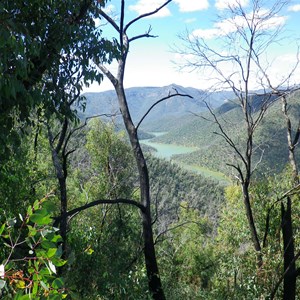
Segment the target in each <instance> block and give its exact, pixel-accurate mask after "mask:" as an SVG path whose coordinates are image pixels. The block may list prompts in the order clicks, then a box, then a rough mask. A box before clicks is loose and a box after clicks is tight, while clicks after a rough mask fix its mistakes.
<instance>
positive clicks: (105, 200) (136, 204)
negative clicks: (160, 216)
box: [54, 198, 146, 226]
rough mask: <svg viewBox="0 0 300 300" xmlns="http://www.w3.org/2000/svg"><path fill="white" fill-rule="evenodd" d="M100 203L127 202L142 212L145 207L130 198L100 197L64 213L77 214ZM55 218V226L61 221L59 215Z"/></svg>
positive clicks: (70, 215)
mask: <svg viewBox="0 0 300 300" xmlns="http://www.w3.org/2000/svg"><path fill="white" fill-rule="evenodd" d="M102 204H128V205H132V206H135V207H137V208H139V209H140V210H141V211H142V212H145V211H146V208H145V207H144V206H143V205H142V204H140V203H139V202H137V201H135V200H131V199H124V198H119V199H101V200H95V201H93V202H90V203H87V204H85V205H82V206H80V207H76V208H74V209H72V210H69V211H68V212H67V213H66V216H65V217H72V216H73V215H75V214H78V213H79V212H82V211H84V210H86V209H88V208H91V207H94V206H97V205H102ZM54 219H55V225H56V226H57V224H59V223H60V221H61V216H60V217H54Z"/></svg>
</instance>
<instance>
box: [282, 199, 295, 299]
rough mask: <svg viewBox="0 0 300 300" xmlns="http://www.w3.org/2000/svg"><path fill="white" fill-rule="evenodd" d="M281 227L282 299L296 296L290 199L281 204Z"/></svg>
mask: <svg viewBox="0 0 300 300" xmlns="http://www.w3.org/2000/svg"><path fill="white" fill-rule="evenodd" d="M281 222H282V223H281V229H282V237H283V249H284V253H283V260H284V273H285V275H284V279H283V300H294V299H295V298H296V276H295V274H296V263H295V259H294V258H295V249H294V238H293V224H292V210H291V199H290V198H289V197H288V198H287V205H286V208H285V207H284V204H283V203H282V204H281Z"/></svg>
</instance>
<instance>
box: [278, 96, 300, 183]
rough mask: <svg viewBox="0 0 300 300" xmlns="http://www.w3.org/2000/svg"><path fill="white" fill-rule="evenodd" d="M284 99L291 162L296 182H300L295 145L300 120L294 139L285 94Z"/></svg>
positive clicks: (299, 129) (283, 110) (283, 109)
mask: <svg viewBox="0 0 300 300" xmlns="http://www.w3.org/2000/svg"><path fill="white" fill-rule="evenodd" d="M281 99H282V100H281V101H282V112H283V114H284V116H285V120H286V129H287V140H288V149H289V162H290V165H291V168H292V172H293V179H294V181H295V183H298V182H299V177H298V168H297V163H296V157H295V147H296V145H297V143H298V141H299V134H300V122H299V125H298V128H297V131H296V134H295V137H294V139H293V138H292V123H291V119H290V117H289V115H288V107H287V100H286V95H283V96H282V97H281Z"/></svg>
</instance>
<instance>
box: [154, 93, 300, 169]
mask: <svg viewBox="0 0 300 300" xmlns="http://www.w3.org/2000/svg"><path fill="white" fill-rule="evenodd" d="M270 99H271V101H272V102H274V103H273V104H272V106H271V107H270V108H269V110H268V111H267V113H266V115H265V117H264V119H263V121H262V122H261V124H260V125H259V127H258V128H257V130H256V132H255V136H254V149H255V151H254V164H253V166H255V165H256V164H258V170H259V171H263V172H266V171H270V172H273V171H280V170H282V169H283V168H284V166H285V165H286V163H287V160H288V149H287V138H286V121H285V118H284V116H283V114H282V111H281V101H280V100H277V101H274V98H270ZM254 100H255V101H253V102H254V103H255V106H254V107H253V110H254V111H258V110H259V105H260V104H259V103H260V101H259V99H258V98H257V97H256V98H255V99H254ZM299 100H300V93H295V94H294V95H293V96H291V97H290V98H289V114H290V115H291V118H292V122H293V128H294V129H295V128H296V126H297V124H298V122H299V112H300V103H299ZM215 113H216V116H217V117H218V119H219V120H220V123H221V124H222V126H223V128H224V129H225V131H226V133H227V134H228V135H229V136H230V137H231V138H232V139H233V140H234V141H235V142H236V143H237V145H238V147H239V149H241V150H242V149H244V148H243V144H244V143H245V132H246V131H245V129H246V128H245V125H244V121H243V114H242V111H241V108H240V107H239V106H238V105H236V104H235V103H234V102H226V103H224V104H223V105H222V106H221V107H219V108H217V109H216V110H215ZM175 124H177V126H176V125H175ZM169 128H170V130H169V132H168V133H167V134H165V135H163V136H160V137H157V138H155V141H156V142H161V143H172V144H179V145H185V146H194V147H198V148H199V150H198V151H195V152H192V153H189V154H184V155H176V156H174V157H173V159H175V160H177V161H180V162H184V163H187V164H197V165H200V166H204V167H207V168H209V169H212V170H216V171H221V172H224V173H226V174H229V175H230V173H231V172H232V168H229V167H228V166H227V165H226V164H227V163H231V162H232V161H235V160H236V156H235V153H234V151H233V149H231V148H230V147H229V146H228V145H227V144H226V143H225V141H224V139H223V137H222V136H221V135H220V130H219V128H218V126H217V125H216V124H215V122H214V121H213V117H212V116H211V114H210V113H209V112H205V113H201V114H200V115H199V116H195V115H190V116H189V118H187V117H184V118H181V121H180V120H178V119H177V120H175V122H173V123H172V126H170V127H169ZM242 152H243V151H242ZM297 156H298V157H299V158H300V151H299V149H298V150H297ZM261 158H262V159H261Z"/></svg>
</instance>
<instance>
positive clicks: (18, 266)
mask: <svg viewBox="0 0 300 300" xmlns="http://www.w3.org/2000/svg"><path fill="white" fill-rule="evenodd" d="M49 196H50V195H48V196H46V197H45V198H43V199H42V200H40V201H35V202H34V204H33V205H32V206H29V207H28V209H27V212H26V214H24V215H21V214H19V215H18V216H17V217H14V218H12V219H9V220H7V221H6V222H5V223H3V224H2V226H1V229H0V233H1V238H2V244H3V245H4V246H5V252H2V253H1V256H2V257H1V260H2V265H1V280H0V287H1V294H2V296H3V297H4V298H5V299H24V300H25V299H28V300H29V299H64V298H66V296H67V291H66V289H65V283H64V279H63V278H61V277H59V276H58V273H57V268H59V267H61V266H63V265H64V264H65V261H64V260H62V259H61V254H62V250H61V247H60V242H61V237H60V235H59V234H58V233H57V231H58V229H56V228H54V227H52V226H51V223H52V218H51V215H52V212H53V209H54V207H53V204H52V203H51V201H50V198H49Z"/></svg>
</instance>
